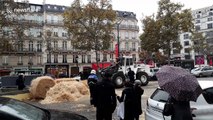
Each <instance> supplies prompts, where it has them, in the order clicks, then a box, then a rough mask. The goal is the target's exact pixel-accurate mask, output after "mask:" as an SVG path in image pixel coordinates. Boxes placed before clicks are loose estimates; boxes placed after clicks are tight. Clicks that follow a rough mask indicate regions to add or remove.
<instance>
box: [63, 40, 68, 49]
mask: <svg viewBox="0 0 213 120" xmlns="http://www.w3.org/2000/svg"><path fill="white" fill-rule="evenodd" d="M62 47H63V50H67V41H63V44H62Z"/></svg>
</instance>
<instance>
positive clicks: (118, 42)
mask: <svg viewBox="0 0 213 120" xmlns="http://www.w3.org/2000/svg"><path fill="white" fill-rule="evenodd" d="M119 25H120V23H117V33H118V34H117V44H118V58H119V57H120V41H119V37H120V36H119Z"/></svg>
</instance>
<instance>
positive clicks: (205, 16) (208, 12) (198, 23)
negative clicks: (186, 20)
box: [172, 6, 213, 65]
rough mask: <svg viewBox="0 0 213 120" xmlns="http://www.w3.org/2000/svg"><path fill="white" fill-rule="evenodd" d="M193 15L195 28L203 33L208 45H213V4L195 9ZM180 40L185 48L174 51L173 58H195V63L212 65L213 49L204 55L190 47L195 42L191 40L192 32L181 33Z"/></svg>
mask: <svg viewBox="0 0 213 120" xmlns="http://www.w3.org/2000/svg"><path fill="white" fill-rule="evenodd" d="M192 17H193V20H194V21H193V23H194V26H195V30H196V31H198V32H202V33H203V35H204V36H205V37H206V42H207V44H208V45H213V6H209V7H205V8H201V9H196V10H193V11H192ZM180 42H181V45H182V46H183V49H182V50H181V52H180V53H178V52H175V51H173V53H172V54H173V58H175V57H176V58H180V59H194V60H195V64H209V65H212V60H213V56H212V55H213V54H211V51H210V52H209V53H210V54H208V55H202V54H199V53H196V52H195V51H194V50H192V49H190V48H191V47H192V45H193V44H194V43H193V42H192V41H191V33H189V32H186V33H182V34H180ZM212 52H213V51H212Z"/></svg>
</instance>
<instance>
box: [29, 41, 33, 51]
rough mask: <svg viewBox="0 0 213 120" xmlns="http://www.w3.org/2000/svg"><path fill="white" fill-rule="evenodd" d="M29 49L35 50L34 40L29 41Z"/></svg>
mask: <svg viewBox="0 0 213 120" xmlns="http://www.w3.org/2000/svg"><path fill="white" fill-rule="evenodd" d="M29 51H33V41H30V42H29Z"/></svg>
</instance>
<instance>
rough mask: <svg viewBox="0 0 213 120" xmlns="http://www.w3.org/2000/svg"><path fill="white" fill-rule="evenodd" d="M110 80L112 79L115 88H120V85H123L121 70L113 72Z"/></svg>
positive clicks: (123, 77)
mask: <svg viewBox="0 0 213 120" xmlns="http://www.w3.org/2000/svg"><path fill="white" fill-rule="evenodd" d="M112 81H113V83H114V85H115V87H116V88H121V87H123V86H124V83H125V76H124V74H123V73H122V72H118V73H115V74H114V75H113V76H112Z"/></svg>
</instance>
